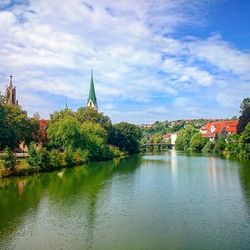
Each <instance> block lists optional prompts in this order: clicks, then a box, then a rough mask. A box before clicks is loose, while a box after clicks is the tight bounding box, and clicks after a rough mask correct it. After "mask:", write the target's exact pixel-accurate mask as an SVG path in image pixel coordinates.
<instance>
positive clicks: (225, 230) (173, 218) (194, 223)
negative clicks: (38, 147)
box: [0, 150, 250, 250]
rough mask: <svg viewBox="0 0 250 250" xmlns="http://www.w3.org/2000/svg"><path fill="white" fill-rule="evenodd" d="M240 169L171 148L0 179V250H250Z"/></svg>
mask: <svg viewBox="0 0 250 250" xmlns="http://www.w3.org/2000/svg"><path fill="white" fill-rule="evenodd" d="M240 164H241V165H240V166H239V162H233V161H229V160H223V159H220V158H216V157H211V156H204V155H203V156H202V155H189V156H187V155H185V154H183V153H179V152H176V151H174V150H172V151H168V152H166V153H164V154H159V155H152V154H151V155H150V156H145V157H143V160H141V158H140V157H139V156H132V157H129V158H127V159H115V160H114V161H110V162H100V163H94V164H91V165H89V166H84V167H78V168H73V169H66V170H62V171H60V172H54V173H44V174H37V175H35V176H31V177H20V178H10V179H5V180H0V249H4V250H8V249H24V250H26V249H150V250H151V249H164V250H165V249H171V250H172V249H183V248H185V249H225V250H234V249H249V245H250V242H249V235H250V221H249V220H247V218H246V215H247V213H246V209H247V211H248V212H249V211H250V195H249V194H250V192H249V191H250V168H249V164H248V163H240ZM239 177H240V178H239ZM177 180H178V181H177ZM173 184H174V186H173ZM210 187H211V189H210ZM242 194H243V196H242ZM249 218H250V212H249ZM225 239H226V240H225Z"/></svg>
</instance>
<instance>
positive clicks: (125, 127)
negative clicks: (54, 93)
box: [0, 101, 141, 177]
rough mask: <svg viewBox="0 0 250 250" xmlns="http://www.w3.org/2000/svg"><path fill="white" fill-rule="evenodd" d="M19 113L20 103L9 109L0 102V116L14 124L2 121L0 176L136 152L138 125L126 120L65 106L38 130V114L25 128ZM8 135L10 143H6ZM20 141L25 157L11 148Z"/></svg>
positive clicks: (40, 170)
mask: <svg viewBox="0 0 250 250" xmlns="http://www.w3.org/2000/svg"><path fill="white" fill-rule="evenodd" d="M20 113H21V114H22V115H23V117H24V120H27V119H28V118H27V114H26V112H24V111H22V109H21V107H19V106H17V107H14V108H13V109H12V108H11V107H9V106H7V105H6V104H4V102H3V101H1V102H0V116H1V115H2V117H0V119H2V120H3V121H4V119H5V120H6V122H7V121H9V119H8V118H9V117H12V118H13V119H12V120H16V123H15V124H9V125H8V123H6V124H7V126H6V128H5V130H6V131H5V132H6V133H5V134H4V135H3V134H2V135H1V133H0V139H2V138H3V139H4V140H1V144H0V149H2V150H4V151H3V154H2V156H1V159H0V177H6V176H10V175H26V174H31V173H35V172H43V171H53V170H55V169H60V168H65V167H72V166H79V165H83V164H86V163H89V162H93V161H104V160H111V159H113V158H115V157H122V156H124V155H128V154H133V153H137V152H139V142H140V139H141V131H140V128H139V127H138V126H136V125H134V124H130V123H127V122H121V123H118V124H115V125H113V124H112V123H111V120H110V118H109V117H108V116H105V115H103V114H102V113H99V112H97V111H96V110H95V109H93V108H87V107H86V108H79V109H78V110H77V111H76V112H74V111H72V110H70V109H68V108H66V109H64V110H60V111H56V112H54V113H53V114H52V115H51V117H50V120H49V121H48V126H47V127H46V130H45V131H39V126H38V122H39V118H36V117H34V118H32V119H31V120H30V122H26V124H27V125H26V126H27V128H26V127H25V128H23V127H22V126H21V124H19V123H18V122H19V120H20V119H19V117H20ZM20 122H21V121H20ZM21 123H22V122H21ZM36 123H37V124H36ZM18 124H19V125H18ZM31 125H32V126H31ZM15 126H17V128H16V129H14V128H15ZM23 126H24V124H23ZM19 127H20V129H19V130H18V128H19ZM29 127H32V129H30V130H29ZM23 131H25V132H26V133H25V134H24V133H23ZM28 131H30V133H31V134H29V133H28ZM13 133H16V134H17V136H18V137H17V138H18V140H16V141H14V140H13V138H12V137H13V136H14V137H15V135H13ZM19 134H20V135H19ZM1 136H2V138H1ZM6 136H7V137H8V136H9V137H10V138H7V137H6ZM11 139H12V140H13V143H12V144H11V143H9V141H10V140H11ZM22 141H25V142H26V141H28V142H30V143H29V147H28V148H29V150H28V154H29V157H28V158H27V159H22V160H17V158H16V157H15V155H14V154H13V152H12V150H13V148H15V147H16V146H17V145H18V143H20V142H22Z"/></svg>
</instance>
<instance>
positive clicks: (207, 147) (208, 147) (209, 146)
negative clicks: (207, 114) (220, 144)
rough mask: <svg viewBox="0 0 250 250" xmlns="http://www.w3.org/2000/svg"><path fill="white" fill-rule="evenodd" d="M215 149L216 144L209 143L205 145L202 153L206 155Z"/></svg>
mask: <svg viewBox="0 0 250 250" xmlns="http://www.w3.org/2000/svg"><path fill="white" fill-rule="evenodd" d="M213 149H214V143H213V142H212V141H209V140H208V141H207V143H206V144H205V146H204V147H203V149H202V152H204V153H212V152H213Z"/></svg>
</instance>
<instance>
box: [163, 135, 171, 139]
mask: <svg viewBox="0 0 250 250" xmlns="http://www.w3.org/2000/svg"><path fill="white" fill-rule="evenodd" d="M162 137H163V138H164V139H170V138H171V134H165V135H163V136H162Z"/></svg>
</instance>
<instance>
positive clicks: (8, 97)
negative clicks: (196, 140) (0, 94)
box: [5, 75, 18, 106]
mask: <svg viewBox="0 0 250 250" xmlns="http://www.w3.org/2000/svg"><path fill="white" fill-rule="evenodd" d="M12 78H13V76H12V75H11V76H10V83H9V86H6V94H5V102H6V104H8V105H11V106H16V105H18V100H17V99H16V87H14V86H13V83H12Z"/></svg>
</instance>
